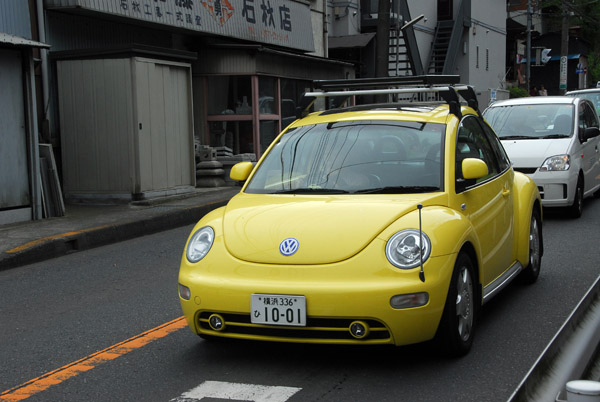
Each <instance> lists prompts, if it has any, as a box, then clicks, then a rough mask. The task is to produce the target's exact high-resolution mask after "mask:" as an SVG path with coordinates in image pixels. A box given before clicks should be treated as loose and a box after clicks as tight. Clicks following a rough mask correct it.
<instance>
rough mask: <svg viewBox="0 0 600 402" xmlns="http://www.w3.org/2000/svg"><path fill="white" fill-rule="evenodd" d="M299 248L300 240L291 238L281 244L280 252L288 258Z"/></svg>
mask: <svg viewBox="0 0 600 402" xmlns="http://www.w3.org/2000/svg"><path fill="white" fill-rule="evenodd" d="M298 247H300V243H298V240H296V239H294V238H293V237H290V238H287V239H285V240H284V241H282V242H281V244H279V252H280V253H281V254H283V255H285V256H286V257H287V256H290V255H292V254H294V253H295V252H296V251H298Z"/></svg>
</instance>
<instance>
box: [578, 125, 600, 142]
mask: <svg viewBox="0 0 600 402" xmlns="http://www.w3.org/2000/svg"><path fill="white" fill-rule="evenodd" d="M580 133H581V131H580ZM599 135H600V129H598V127H588V128H586V129H585V130H584V131H583V134H582V135H580V136H579V140H580V141H581V142H586V141H587V140H589V139H590V138H594V137H597V136H599Z"/></svg>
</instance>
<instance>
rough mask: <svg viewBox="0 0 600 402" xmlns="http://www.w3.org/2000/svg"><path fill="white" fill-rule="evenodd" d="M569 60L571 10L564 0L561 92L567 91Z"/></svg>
mask: <svg viewBox="0 0 600 402" xmlns="http://www.w3.org/2000/svg"><path fill="white" fill-rule="evenodd" d="M568 61H569V10H568V9H567V0H562V32H561V41H560V85H559V89H560V94H561V95H564V94H565V92H567V72H568Z"/></svg>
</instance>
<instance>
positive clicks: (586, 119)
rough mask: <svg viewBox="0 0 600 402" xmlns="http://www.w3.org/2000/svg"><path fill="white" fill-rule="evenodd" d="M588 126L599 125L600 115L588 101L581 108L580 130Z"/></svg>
mask: <svg viewBox="0 0 600 402" xmlns="http://www.w3.org/2000/svg"><path fill="white" fill-rule="evenodd" d="M588 127H598V116H597V115H596V112H595V111H594V110H592V108H591V107H590V105H589V104H588V103H587V102H584V103H582V104H581V106H580V109H579V130H585V129H586V128H588Z"/></svg>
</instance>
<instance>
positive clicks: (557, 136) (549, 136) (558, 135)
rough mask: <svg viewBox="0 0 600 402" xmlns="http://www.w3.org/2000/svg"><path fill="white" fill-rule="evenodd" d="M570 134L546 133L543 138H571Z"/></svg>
mask: <svg viewBox="0 0 600 402" xmlns="http://www.w3.org/2000/svg"><path fill="white" fill-rule="evenodd" d="M569 137H570V135H568V134H550V135H546V136H544V137H542V138H543V139H545V140H546V139H551V138H569Z"/></svg>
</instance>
